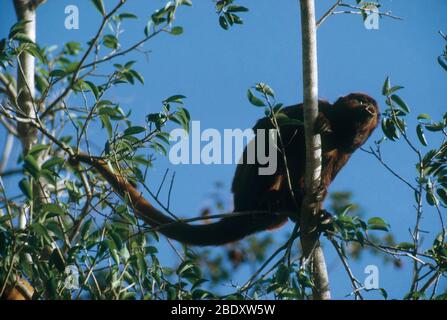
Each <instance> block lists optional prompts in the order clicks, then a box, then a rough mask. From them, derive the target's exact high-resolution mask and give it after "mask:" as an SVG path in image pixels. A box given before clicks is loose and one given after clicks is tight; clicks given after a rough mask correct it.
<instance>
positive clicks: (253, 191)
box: [70, 93, 379, 246]
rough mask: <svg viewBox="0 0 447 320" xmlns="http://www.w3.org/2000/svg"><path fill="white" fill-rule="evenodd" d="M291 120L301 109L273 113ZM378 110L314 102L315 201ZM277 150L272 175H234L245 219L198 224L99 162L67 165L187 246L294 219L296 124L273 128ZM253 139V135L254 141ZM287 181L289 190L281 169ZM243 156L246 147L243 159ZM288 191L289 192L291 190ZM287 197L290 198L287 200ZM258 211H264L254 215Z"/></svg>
mask: <svg viewBox="0 0 447 320" xmlns="http://www.w3.org/2000/svg"><path fill="white" fill-rule="evenodd" d="M279 113H280V114H281V115H282V116H287V117H288V118H291V119H297V120H302V119H303V105H302V104H299V105H294V106H290V107H285V108H283V109H281V110H280V111H279ZM378 120H379V109H378V106H377V103H376V101H375V100H374V99H373V98H371V97H369V96H368V95H366V94H361V93H352V94H349V95H347V96H345V97H342V98H339V99H338V100H337V101H336V102H335V103H334V104H333V105H332V104H330V103H328V102H326V101H319V114H318V118H317V121H316V128H315V129H316V130H317V131H318V133H321V135H322V161H323V162H322V172H321V181H322V184H321V195H320V196H321V199H324V197H325V196H326V193H327V188H328V187H329V185H330V183H331V182H332V180H333V179H334V178H335V176H336V175H337V173H338V172H339V171H340V169H341V168H342V167H343V166H344V165H345V164H346V162H347V161H348V159H349V157H350V156H351V154H352V153H353V152H354V151H355V150H356V149H357V148H359V147H360V146H361V145H362V144H363V143H364V142H365V141H366V140H367V139H368V137H369V136H370V135H371V133H372V132H373V130H374V129H375V128H376V126H377V124H378ZM272 128H274V125H273V122H272V120H271V118H269V117H265V118H262V119H260V120H259V121H258V122H257V123H256V125H255V126H254V128H253V129H254V130H255V133H256V130H257V129H272ZM279 131H280V136H281V141H282V148H277V149H275V150H276V151H275V152H277V153H278V154H277V160H278V166H277V170H276V172H275V173H274V174H273V175H268V176H267V175H259V173H258V169H259V167H261V165H260V164H259V163H257V162H255V164H247V163H243V162H241V163H239V164H238V166H237V169H236V173H235V175H234V179H233V184H232V192H233V194H234V211H235V212H244V211H245V212H253V213H252V214H247V215H237V214H235V215H234V216H230V217H225V218H223V219H221V220H220V221H217V222H215V223H210V224H203V225H190V224H187V223H183V222H181V221H176V220H174V219H172V218H170V217H168V216H166V215H165V214H163V213H162V212H160V211H159V210H157V209H156V208H154V207H153V206H152V205H151V204H150V203H149V202H148V201H147V200H146V199H145V198H144V197H143V196H142V194H141V192H140V191H138V190H137V189H136V188H135V187H134V186H133V185H132V184H130V183H129V182H128V180H127V179H126V177H124V176H122V175H121V174H120V173H119V172H118V171H117V172H114V171H112V169H111V168H110V167H109V165H108V164H107V163H106V162H105V161H104V160H102V159H101V158H97V157H91V156H89V155H86V154H82V153H81V154H78V155H76V156H74V157H72V158H71V159H70V161H71V163H72V164H75V165H76V164H77V163H79V162H83V163H86V164H89V165H91V166H92V167H94V168H95V169H96V170H97V171H98V172H99V173H100V174H101V175H102V176H103V177H104V179H106V180H107V181H108V182H109V183H110V184H111V185H112V187H113V188H114V190H115V191H116V192H117V193H118V194H120V195H121V196H122V197H128V199H129V200H130V203H131V205H132V207H133V209H134V211H135V213H136V214H137V215H138V216H139V217H140V218H142V219H143V220H144V221H145V222H146V223H148V224H149V225H150V226H152V227H155V228H157V230H158V231H159V232H161V233H162V234H164V235H165V236H167V237H168V238H172V239H175V240H178V241H180V242H182V243H186V244H190V245H199V246H206V245H221V244H225V243H228V242H232V241H236V240H240V239H242V238H243V237H245V236H247V235H250V234H253V233H255V232H258V231H262V230H266V229H273V228H276V227H279V226H281V225H282V224H284V223H285V222H286V221H287V219H288V216H287V215H286V214H281V213H280V212H291V213H292V214H294V215H295V218H294V220H296V221H299V219H297V217H298V215H299V211H300V208H301V203H302V200H303V197H304V194H303V189H304V169H305V140H304V127H303V126H302V125H284V126H282V125H281V124H279ZM256 139H257V137H255V140H256ZM282 151H284V154H285V157H286V160H287V164H288V173H289V175H288V176H289V177H290V182H291V188H290V187H289V183H288V181H289V180H288V179H287V170H286V168H285V164H284V163H285V162H284V157H283V153H282ZM246 153H247V148H246V149H245V151H244V155H246ZM291 190H292V191H293V192H291ZM292 194H293V195H294V196H293V197H292ZM260 211H264V212H265V213H263V214H259V212H260Z"/></svg>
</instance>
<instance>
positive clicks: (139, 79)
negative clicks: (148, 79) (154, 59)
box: [129, 70, 144, 84]
mask: <svg viewBox="0 0 447 320" xmlns="http://www.w3.org/2000/svg"><path fill="white" fill-rule="evenodd" d="M129 72H130V73H131V74H132V75H133V76H134V77H135V78H137V80H138V81H139V82H140V83H141V84H144V78H143V76H142V75H141V74H140V73H139V72H138V71H135V70H129Z"/></svg>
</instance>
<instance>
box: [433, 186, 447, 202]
mask: <svg viewBox="0 0 447 320" xmlns="http://www.w3.org/2000/svg"><path fill="white" fill-rule="evenodd" d="M436 193H437V194H438V196H439V198H441V200H442V202H443V203H444V205H447V191H446V189H443V188H439V189H438V190H436Z"/></svg>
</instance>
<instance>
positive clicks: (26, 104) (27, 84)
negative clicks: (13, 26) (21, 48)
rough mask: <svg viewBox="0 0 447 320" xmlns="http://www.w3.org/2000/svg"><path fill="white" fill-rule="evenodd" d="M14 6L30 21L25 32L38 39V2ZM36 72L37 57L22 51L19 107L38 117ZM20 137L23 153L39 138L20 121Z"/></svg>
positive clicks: (17, 2) (22, 18)
mask: <svg viewBox="0 0 447 320" xmlns="http://www.w3.org/2000/svg"><path fill="white" fill-rule="evenodd" d="M14 7H15V11H16V15H17V20H18V21H28V23H26V24H25V29H24V31H23V33H24V34H25V35H26V36H27V37H28V38H29V39H31V40H32V41H33V42H35V41H36V11H35V9H36V4H35V1H33V0H14ZM34 72H35V58H34V57H33V56H32V55H31V54H29V53H28V52H22V53H21V54H20V56H19V58H18V61H17V101H18V107H19V109H20V111H21V112H23V114H24V116H26V117H28V118H35V117H36V110H35V107H34V96H35V86H34ZM17 131H18V135H19V138H20V140H21V142H22V147H23V153H24V154H27V153H28V152H29V150H30V149H31V147H32V145H33V143H34V141H36V139H37V131H36V129H35V128H33V127H31V126H30V125H28V124H26V123H21V122H19V123H18V125H17Z"/></svg>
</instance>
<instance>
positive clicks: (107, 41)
mask: <svg viewBox="0 0 447 320" xmlns="http://www.w3.org/2000/svg"><path fill="white" fill-rule="evenodd" d="M102 42H103V43H104V45H105V46H106V47H107V48H111V49H118V39H117V38H116V37H115V36H114V35H112V34H107V35H105V36H104V37H103V38H102Z"/></svg>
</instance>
